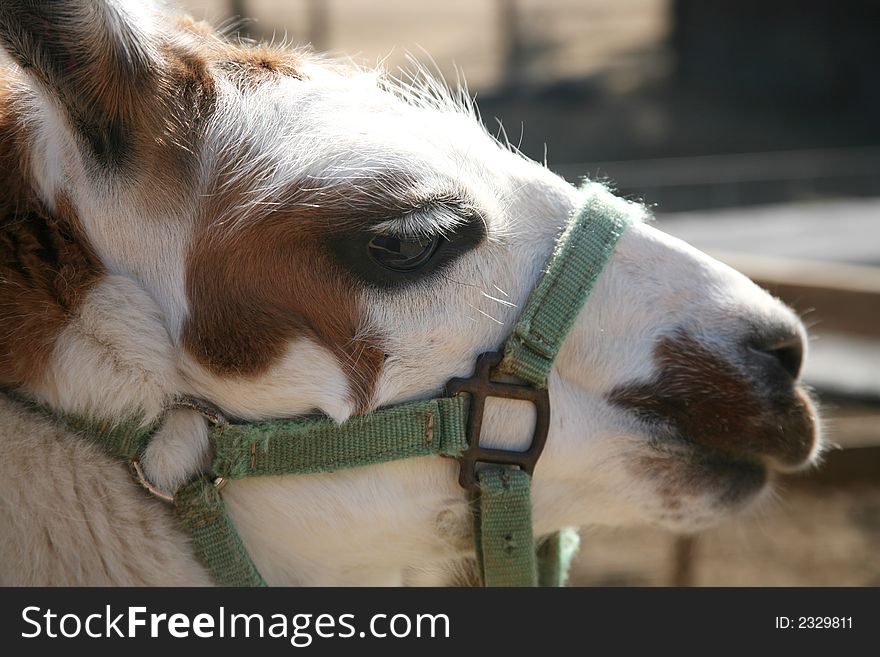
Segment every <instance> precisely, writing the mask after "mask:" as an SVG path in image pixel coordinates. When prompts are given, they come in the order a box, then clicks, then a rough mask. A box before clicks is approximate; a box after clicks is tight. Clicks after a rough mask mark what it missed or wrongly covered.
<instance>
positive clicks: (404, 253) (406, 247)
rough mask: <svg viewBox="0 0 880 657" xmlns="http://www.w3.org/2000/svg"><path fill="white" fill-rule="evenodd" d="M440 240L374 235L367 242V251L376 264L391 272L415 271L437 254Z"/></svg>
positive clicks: (436, 238) (438, 238) (437, 238)
mask: <svg viewBox="0 0 880 657" xmlns="http://www.w3.org/2000/svg"><path fill="white" fill-rule="evenodd" d="M440 241H441V238H440V237H437V236H434V237H401V236H398V235H376V236H375V237H373V239H371V240H370V241H369V242H367V251H368V252H369V254H370V257H371V258H372V259H373V260H375V261H376V262H377V263H379V264H380V265H382V266H383V267H385V268H386V269H390V270H392V271H407V272H410V271H415V270H416V269H419V268H421V267H424V266H425V265H426V264H427V263H428V262H430V260H431V259H432V258H433V257H434V254H435V253H437V249H438V247H439V246H440Z"/></svg>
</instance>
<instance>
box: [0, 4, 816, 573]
mask: <svg viewBox="0 0 880 657" xmlns="http://www.w3.org/2000/svg"><path fill="white" fill-rule="evenodd" d="M166 11H167V10H165V9H163V10H161V11H160V10H158V9H157V8H154V7H152V6H150V5H148V4H147V3H143V2H133V1H132V2H122V1H116V0H101V1H100V2H94V1H92V0H88V1H87V0H71V1H69V2H66V3H63V4H60V3H50V2H39V1H37V2H34V1H28V2H24V1H18V0H7V1H6V2H4V3H3V5H2V7H0V44H2V46H3V48H4V49H5V51H6V53H7V55H8V61H7V62H6V65H5V67H4V68H3V69H2V73H0V133H2V135H0V162H2V168H0V176H2V177H3V181H2V186H0V211H2V223H0V252H2V257H0V386H2V390H3V392H2V393H0V448H2V453H3V458H2V460H0V564H2V565H0V581H2V583H4V584H18V585H35V584H123V585H131V584H138V585H167V584H177V585H181V584H192V585H200V584H209V583H210V578H209V577H208V575H207V573H206V571H205V569H204V568H203V567H202V565H201V564H200V563H199V562H198V561H196V559H195V558H194V557H193V555H192V552H191V549H190V545H189V543H188V539H187V537H186V535H185V534H183V533H182V532H181V530H180V529H179V528H178V526H177V524H176V522H175V519H174V517H173V516H172V514H171V512H170V511H169V510H168V508H167V507H165V506H164V505H163V504H162V503H161V502H160V501H158V500H156V499H154V498H152V497H151V496H150V495H149V494H147V493H146V492H145V491H144V490H143V488H142V487H140V486H139V485H138V484H137V483H136V482H135V480H134V479H133V478H132V477H131V476H130V474H129V472H128V471H127V469H126V467H125V464H123V463H121V462H118V461H116V460H114V459H112V458H110V457H109V456H107V455H106V454H104V453H103V452H102V451H101V450H100V449H98V448H97V447H96V446H94V445H92V444H90V443H87V442H86V441H84V440H82V439H81V437H80V436H78V435H77V434H76V432H74V431H72V430H70V429H68V428H65V427H63V426H61V425H59V424H57V423H55V422H53V421H52V420H51V419H50V418H49V417H48V416H47V414H46V413H41V412H36V411H34V410H33V408H32V407H31V406H29V405H28V404H26V403H24V402H23V401H22V399H27V400H33V401H35V402H38V403H39V404H42V405H43V406H44V407H47V408H49V409H52V410H53V411H55V412H58V413H72V414H77V415H79V416H83V417H89V418H95V419H97V420H101V421H104V422H109V423H113V422H122V421H124V420H125V419H127V418H131V417H133V416H137V417H140V418H141V419H142V421H143V422H144V423H150V422H156V421H159V420H160V419H161V428H160V429H159V430H158V431H157V433H156V435H155V436H154V437H153V439H152V440H151V442H150V444H149V446H148V447H147V449H146V451H145V452H144V454H143V456H142V459H141V462H142V466H143V470H144V474H145V477H146V479H148V480H149V481H150V482H152V485H154V486H155V487H156V488H157V489H160V490H164V491H173V490H175V489H176V488H177V487H178V486H179V485H181V484H182V483H184V482H186V481H188V480H189V479H191V478H192V477H194V476H196V475H197V474H199V473H200V472H202V471H204V469H205V468H206V467H207V463H208V459H209V458H210V452H211V445H210V444H209V439H208V429H207V424H206V420H205V418H204V417H203V415H202V414H200V413H199V412H197V411H196V410H193V409H191V408H173V409H170V407H169V404H170V402H171V400H174V399H176V398H179V397H180V396H187V397H190V398H194V399H201V400H206V401H209V402H211V403H212V404H214V405H215V406H217V407H218V408H220V409H222V411H223V412H224V414H226V415H227V416H230V417H235V418H238V419H240V420H242V421H249V420H261V419H269V418H282V417H295V416H300V415H304V414H313V413H320V414H323V415H325V416H327V417H329V418H332V420H334V421H336V422H339V423H342V422H345V421H346V420H347V419H349V418H351V417H353V416H357V415H360V414H365V413H369V412H371V411H373V410H374V409H376V408H379V407H384V406H388V405H392V404H397V403H400V402H405V401H411V400H418V399H423V398H428V397H432V396H436V395H437V394H438V393H439V392H440V391H441V390H442V388H443V385H444V383H445V382H446V381H447V380H449V379H451V378H453V377H456V376H463V375H467V374H469V373H470V372H471V370H472V367H473V362H474V359H475V357H476V356H477V355H478V354H480V353H482V352H485V351H489V350H493V349H496V348H497V347H498V345H499V344H500V343H501V341H502V340H503V339H504V337H505V336H507V335H508V333H509V332H510V329H511V326H512V325H513V323H514V321H515V320H516V317H517V314H518V311H519V309H520V308H521V307H522V305H523V303H524V301H525V299H526V298H527V296H528V294H529V292H530V290H531V289H532V287H533V285H534V284H535V281H536V280H537V279H538V277H539V275H540V273H541V270H542V268H543V267H544V265H545V263H546V261H547V259H548V257H549V255H550V254H551V252H552V250H553V248H554V245H555V243H556V240H557V238H558V236H559V234H560V232H561V231H562V230H563V229H564V228H565V226H566V225H567V224H568V222H569V221H570V220H571V217H572V214H573V213H574V211H575V210H576V208H578V206H579V205H580V204H581V202H582V200H583V198H584V194H585V193H587V192H585V190H584V189H577V188H575V187H573V186H571V185H569V184H568V183H566V182H565V181H563V180H562V179H561V178H559V177H558V176H556V175H555V174H553V173H551V172H550V171H549V170H548V169H547V168H545V167H543V166H541V165H539V164H537V163H535V162H532V161H529V160H527V159H526V158H524V157H522V156H521V155H519V154H518V153H516V152H512V150H511V149H509V148H507V147H505V146H504V145H503V144H499V143H498V142H497V141H495V140H494V139H493V138H492V137H491V136H490V135H488V134H487V132H486V131H485V130H484V129H483V128H482V127H481V125H480V124H479V122H478V121H477V119H476V110H475V108H474V107H473V104H472V103H471V101H470V100H469V98H468V97H467V94H466V93H464V92H462V93H456V92H452V91H449V90H447V89H446V88H444V87H443V86H442V85H440V84H438V83H436V82H433V81H431V80H430V79H429V78H427V77H426V76H423V75H416V76H415V79H414V80H411V81H410V83H409V84H404V83H401V82H399V81H393V80H391V79H389V77H388V76H387V75H386V74H384V73H383V72H381V71H374V70H365V69H363V68H359V67H356V66H353V65H351V64H349V63H341V62H338V61H333V60H329V59H325V58H323V57H321V56H319V55H316V54H314V53H311V52H308V51H304V50H288V49H284V48H278V47H273V46H268V45H257V44H250V43H244V44H241V43H232V42H230V41H229V40H227V39H226V38H224V36H222V35H221V34H219V33H217V32H215V31H214V30H212V29H211V28H210V27H208V26H206V25H204V24H202V23H197V22H194V21H192V20H190V19H188V18H186V17H180V16H172V15H168V14H167V13H165V12H166ZM588 187H589V188H590V189H595V187H596V185H592V186H588ZM601 193H606V192H604V191H602V192H601ZM618 203H619V204H620V207H622V208H624V209H625V210H626V211H627V212H629V213H630V214H632V215H639V216H642V217H643V218H644V219H647V216H646V213H645V212H644V210H642V209H641V208H639V207H638V206H636V205H634V204H631V203H627V202H625V201H622V200H621V201H618ZM805 344H806V342H805V332H804V328H803V326H802V324H801V323H800V321H799V320H798V318H797V317H796V315H795V314H794V313H793V312H792V311H791V310H790V309H788V308H786V307H785V306H783V305H782V304H781V303H780V302H779V301H778V300H776V299H774V298H772V297H771V296H770V295H768V294H767V293H766V292H764V291H763V290H761V289H760V288H758V287H757V286H755V285H754V284H753V283H752V282H751V281H749V280H748V279H747V278H745V277H744V276H742V275H741V274H739V273H737V272H735V271H733V270H731V269H730V268H728V267H726V266H724V265H722V264H721V263H718V262H716V261H714V260H713V259H711V258H709V257H708V256H706V255H704V254H702V253H700V252H698V251H697V250H695V249H693V248H691V247H690V246H688V245H686V244H684V243H682V242H680V241H678V240H676V239H674V238H672V237H669V236H666V235H664V234H663V233H661V232H660V231H658V230H656V229H654V228H653V227H651V226H650V225H649V223H648V222H647V221H637V222H636V223H634V224H633V225H632V226H631V227H630V228H629V230H627V232H626V233H625V234H624V235H623V236H622V238H621V239H620V241H619V243H618V245H617V248H616V250H615V251H614V254H613V256H612V257H611V259H610V261H609V262H608V264H607V267H606V268H605V271H604V273H603V274H602V277H601V278H600V279H599V281H598V284H597V285H596V287H595V289H594V291H593V293H592V297H591V298H590V300H589V303H588V304H587V305H586V306H585V308H584V309H583V310H582V311H581V313H580V314H579V315H578V316H577V320H576V322H575V325H574V327H573V329H572V331H571V332H570V334H569V335H568V337H567V339H566V340H565V343H564V344H563V345H562V348H561V351H560V352H559V354H558V359H557V361H556V365H555V367H554V369H553V371H552V372H551V375H550V378H549V384H548V387H549V395H550V398H551V400H552V402H553V409H554V410H553V415H552V418H551V425H550V432H549V437H548V440H547V446H546V449H545V452H544V455H543V456H542V459H541V463H540V466H539V467H538V469H537V470H536V471H535V475H534V481H533V517H534V529H535V532H536V533H537V534H549V533H551V532H554V531H556V530H558V529H560V528H562V527H567V526H592V525H615V526H621V525H627V524H635V523H651V524H655V525H660V526H664V527H668V528H671V529H675V530H680V531H692V530H696V529H699V528H702V527H705V526H707V525H709V524H710V523H713V522H716V521H718V520H719V519H721V518H724V517H727V516H729V515H731V514H734V513H736V512H739V511H741V510H743V509H745V508H748V507H750V506H752V505H753V504H754V503H756V502H757V501H759V500H761V499H762V498H764V497H766V495H767V494H768V491H769V490H770V489H771V486H772V480H773V477H774V475H775V474H776V473H778V472H781V471H787V470H792V469H796V468H800V467H804V466H806V465H808V464H812V463H815V462H816V460H817V458H818V454H819V452H820V451H821V445H822V441H821V437H820V436H819V422H818V416H817V413H816V410H815V408H814V404H813V403H812V402H811V400H810V399H809V396H808V395H807V393H806V392H805V391H804V388H803V386H802V385H801V383H800V381H799V376H800V371H801V365H802V360H803V357H804V350H805ZM533 413H534V411H533V409H532V408H531V407H530V406H529V405H528V404H523V403H520V402H516V401H511V400H497V399H496V400H490V401H489V403H488V405H487V408H486V415H485V421H484V431H483V436H482V441H483V443H485V444H486V445H488V446H493V447H499V448H505V449H509V450H517V449H523V448H524V446H525V445H527V443H528V440H529V435H528V432H529V431H528V428H527V427H529V426H530V424H531V422H532V421H533ZM222 495H223V498H224V499H225V501H226V503H227V505H228V508H229V512H230V515H231V517H232V519H233V521H234V523H235V526H236V527H237V529H238V532H239V534H240V536H241V538H242V541H243V542H244V544H245V546H246V548H247V550H248V552H249V553H250V555H251V557H252V559H253V561H254V563H255V564H256V565H257V566H258V567H259V570H260V572H261V573H262V574H263V576H264V577H265V579H266V580H267V581H268V582H269V583H270V584H288V585H290V584H298V585H341V584H355V585H378V584H382V585H391V584H427V583H446V582H449V581H450V579H451V578H452V577H453V575H454V574H455V573H456V572H457V568H459V564H461V563H462V561H463V560H464V559H465V558H466V557H467V556H468V555H469V554H470V551H471V550H472V536H471V533H472V529H471V524H470V519H469V518H470V516H469V506H468V505H469V499H468V496H467V494H466V492H465V491H464V490H463V489H462V488H460V487H459V485H458V483H457V471H456V464H455V462H454V461H451V460H449V459H440V458H432V457H421V458H414V459H408V460H403V461H394V462H390V463H384V464H380V465H374V466H371V467H366V468H357V469H351V470H345V471H342V472H337V473H332V474H329V473H324V474H310V475H303V476H282V477H256V478H250V479H245V480H241V481H234V482H230V483H229V485H228V486H227V487H226V488H225V489H224V490H223V493H222ZM134 555H136V558H133V556H134Z"/></svg>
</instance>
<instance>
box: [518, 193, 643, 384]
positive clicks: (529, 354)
mask: <svg viewBox="0 0 880 657" xmlns="http://www.w3.org/2000/svg"><path fill="white" fill-rule="evenodd" d="M590 186H591V187H592V190H591V191H592V195H591V197H590V198H589V200H587V202H586V203H585V204H584V206H583V207H582V208H581V210H580V212H579V213H578V215H577V217H576V218H575V221H573V222H572V223H571V225H570V226H569V227H568V229H567V230H566V231H565V233H563V235H562V238H561V239H560V241H559V245H558V246H557V249H556V252H555V253H554V255H553V257H552V259H551V260H550V265H549V267H548V269H547V271H546V272H545V273H544V275H543V276H541V278H540V280H539V281H538V285H537V286H536V287H535V289H534V290H533V291H532V294H531V295H530V296H529V299H528V301H527V302H526V305H525V308H523V311H522V313H521V314H520V316H519V319H518V320H517V323H516V326H514V329H513V333H512V334H511V336H510V337H509V338H508V340H507V343H506V344H505V346H504V360H503V361H502V363H501V370H502V371H503V372H506V373H508V374H511V375H513V376H516V377H519V378H521V379H523V380H525V381H528V382H529V383H531V384H532V385H533V386H535V387H538V388H545V387H546V386H547V376H548V375H549V373H550V370H551V369H552V367H553V362H554V361H555V360H556V355H557V354H558V353H559V348H560V347H561V346H562V342H563V341H564V340H565V337H566V336H567V335H568V332H569V331H570V330H571V327H572V324H574V320H575V318H576V317H577V315H578V313H579V312H580V311H581V308H582V307H583V306H584V303H585V302H586V300H587V297H589V295H590V292H591V291H592V289H593V285H594V284H595V283H596V281H597V280H598V278H599V275H600V274H601V273H602V270H603V269H604V267H605V263H606V262H607V261H608V257H609V256H610V255H611V253H612V251H614V247H615V245H616V244H617V240H618V239H619V238H620V236H621V235H622V234H623V233H624V231H625V230H626V228H627V226H628V225H629V221H630V219H629V215H631V214H632V213H633V209H634V207H636V206H633V205H632V204H630V203H627V202H626V201H624V200H622V199H620V198H617V197H615V196H614V195H612V194H611V193H610V192H609V191H608V190H607V189H605V188H604V187H602V186H601V185H597V184H593V185H590Z"/></svg>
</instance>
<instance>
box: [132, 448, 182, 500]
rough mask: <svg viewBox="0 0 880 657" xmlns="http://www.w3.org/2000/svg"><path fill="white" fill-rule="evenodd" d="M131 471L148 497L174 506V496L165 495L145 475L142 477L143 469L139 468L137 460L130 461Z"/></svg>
mask: <svg viewBox="0 0 880 657" xmlns="http://www.w3.org/2000/svg"><path fill="white" fill-rule="evenodd" d="M131 471H132V473H133V474H134V478H135V479H137V482H138V483H139V484H140V485H141V486H143V487H144V488H146V489H147V491H149V493H150V495H152V496H153V497H158V498H159V499H160V500H162V501H163V502H168V503H169V504H174V495H171V494H169V493H166V492H165V491H163V490H160V489H159V488H157V487H156V486H155V485H153V483H152V482H151V481H150V480H149V479H147V477H146V475H144V469H143V468H142V467H141V462H140V461H139V460H138V459H132V461H131Z"/></svg>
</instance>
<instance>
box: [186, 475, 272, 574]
mask: <svg viewBox="0 0 880 657" xmlns="http://www.w3.org/2000/svg"><path fill="white" fill-rule="evenodd" d="M174 506H175V508H176V510H177V517H178V518H179V519H180V523H181V524H182V525H183V527H184V529H186V530H187V531H188V533H189V535H190V537H191V540H192V546H193V550H194V551H195V553H196V556H197V557H198V558H199V560H200V561H201V562H202V565H204V566H205V568H206V569H207V571H208V572H209V573H210V574H211V577H212V578H213V580H214V581H215V582H217V583H218V584H221V585H223V586H266V582H265V581H264V580H263V577H262V576H261V575H260V573H259V571H258V570H257V567H256V566H255V565H254V562H253V561H251V558H250V556H249V555H248V553H247V550H245V548H244V545H243V544H242V542H241V538H240V537H239V535H238V532H237V531H236V530H235V525H233V524H232V519H231V518H230V517H229V514H227V513H226V504H224V503H223V500H222V499H221V498H220V493H219V492H218V491H217V487H216V486H215V485H214V483H213V482H212V481H211V480H209V479H207V478H205V477H200V478H198V479H196V480H195V481H191V482H190V483H188V484H184V485H183V486H181V487H180V488H178V489H177V492H175V493H174Z"/></svg>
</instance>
